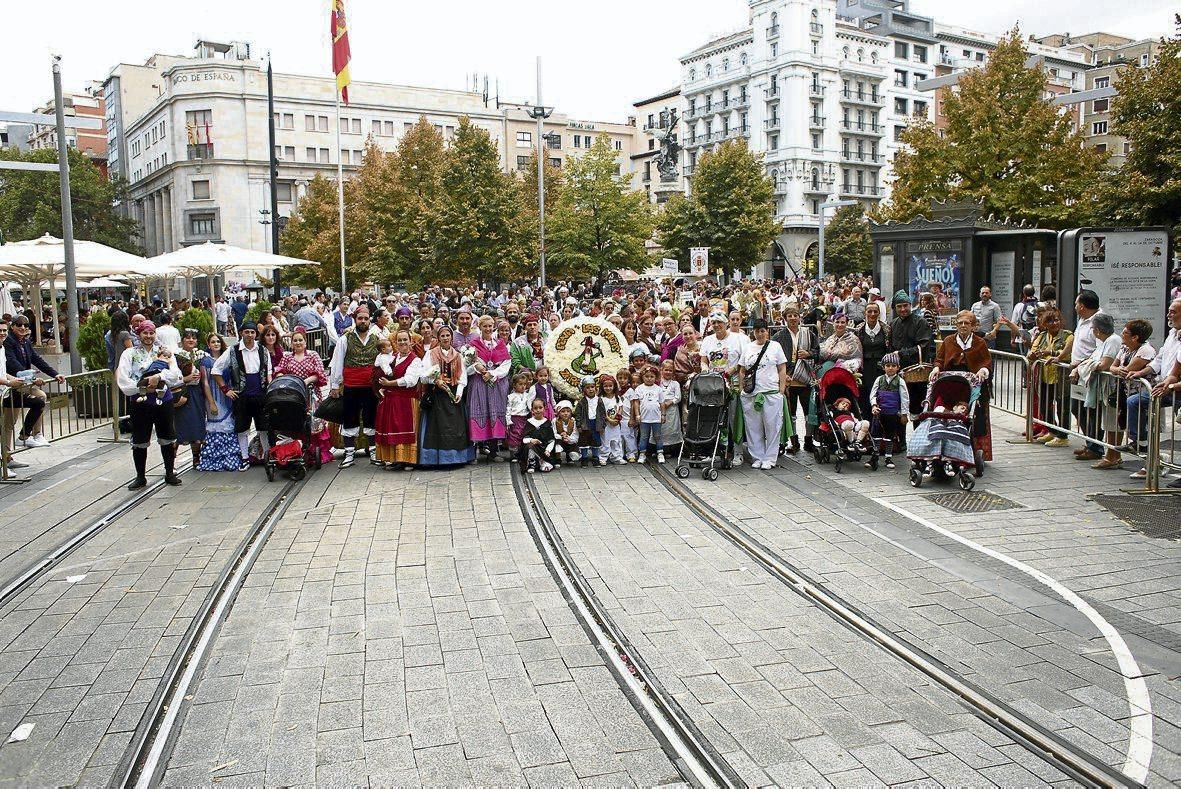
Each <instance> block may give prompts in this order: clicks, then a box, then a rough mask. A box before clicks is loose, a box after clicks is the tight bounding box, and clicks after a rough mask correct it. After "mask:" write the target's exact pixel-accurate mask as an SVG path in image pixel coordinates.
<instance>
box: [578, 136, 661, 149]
mask: <svg viewBox="0 0 1181 789" xmlns="http://www.w3.org/2000/svg"><path fill="white" fill-rule="evenodd" d="M655 143H656V141H655V140H648V149H649V150H651V149H652V146H653V145H655ZM574 147H575V148H581V147H582V135H581V134H575V135H574Z"/></svg>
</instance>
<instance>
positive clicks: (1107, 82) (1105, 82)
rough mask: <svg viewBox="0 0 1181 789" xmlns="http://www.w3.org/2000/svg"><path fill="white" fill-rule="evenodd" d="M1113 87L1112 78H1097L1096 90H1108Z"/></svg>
mask: <svg viewBox="0 0 1181 789" xmlns="http://www.w3.org/2000/svg"><path fill="white" fill-rule="evenodd" d="M1110 86H1111V77H1095V87H1096V88H1107V87H1110Z"/></svg>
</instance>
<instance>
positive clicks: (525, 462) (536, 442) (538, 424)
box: [517, 397, 557, 474]
mask: <svg viewBox="0 0 1181 789" xmlns="http://www.w3.org/2000/svg"><path fill="white" fill-rule="evenodd" d="M555 451H557V442H556V441H555V440H554V425H553V422H551V421H550V420H548V419H546V418H545V401H544V400H542V399H541V398H540V397H535V398H533V402H532V403H531V404H530V406H529V418H528V419H526V420H525V430H524V432H523V434H522V435H521V440H520V444H519V446H518V449H517V462H518V463H520V464H521V471H526V472H528V473H530V474H532V473H533V472H534V471H541V473H542V474H545V473H548V472H550V471H553V468H554V464H553V463H552V462H551V459H552V458H553V456H554V452H555Z"/></svg>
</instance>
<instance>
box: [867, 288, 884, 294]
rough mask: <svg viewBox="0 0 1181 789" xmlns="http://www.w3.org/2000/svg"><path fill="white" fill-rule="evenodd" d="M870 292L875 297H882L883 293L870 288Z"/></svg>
mask: <svg viewBox="0 0 1181 789" xmlns="http://www.w3.org/2000/svg"><path fill="white" fill-rule="evenodd" d="M869 292H870V293H872V294H873V295H875V296H880V295H882V292H881V290H879V289H878V288H870V289H869Z"/></svg>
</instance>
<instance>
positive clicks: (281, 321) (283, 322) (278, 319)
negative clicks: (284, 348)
mask: <svg viewBox="0 0 1181 789" xmlns="http://www.w3.org/2000/svg"><path fill="white" fill-rule="evenodd" d="M269 322H270V323H271V325H273V326H274V327H275V328H276V329H278V330H279V336H280V337H286V336H287V335H288V334H291V329H290V328H289V327H288V326H287V318H286V317H285V316H284V315H283V308H282V307H281V306H279V305H278V304H276V305H274V306H273V307H271V319H270V321H269Z"/></svg>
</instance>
